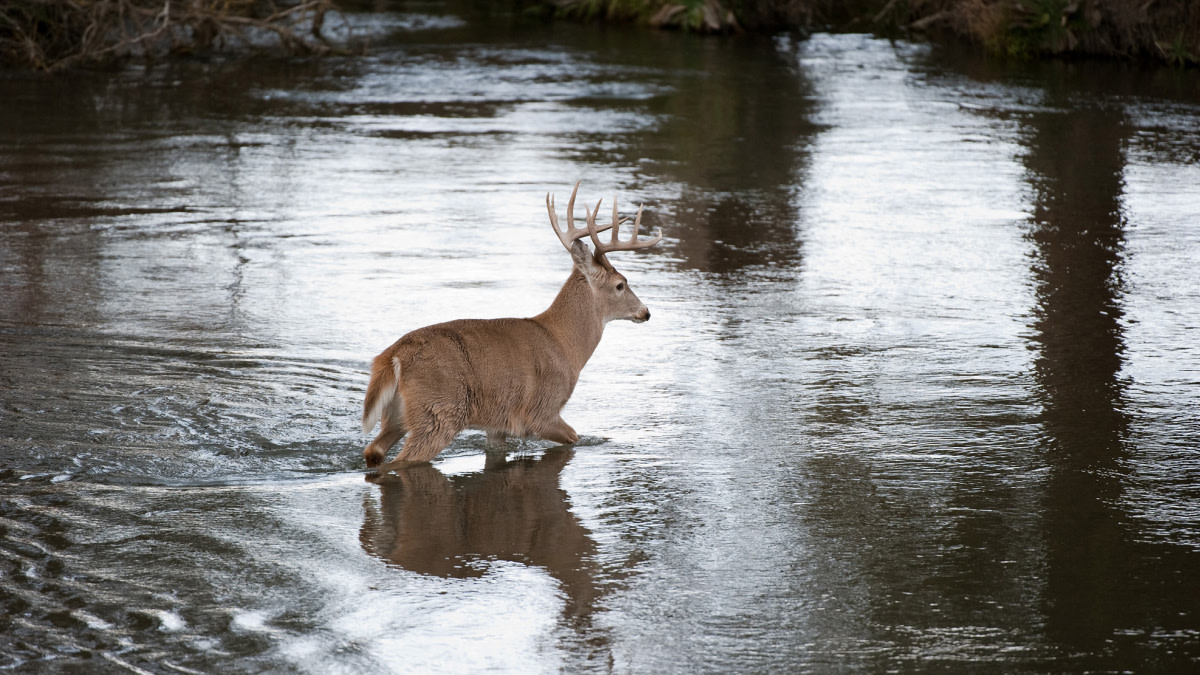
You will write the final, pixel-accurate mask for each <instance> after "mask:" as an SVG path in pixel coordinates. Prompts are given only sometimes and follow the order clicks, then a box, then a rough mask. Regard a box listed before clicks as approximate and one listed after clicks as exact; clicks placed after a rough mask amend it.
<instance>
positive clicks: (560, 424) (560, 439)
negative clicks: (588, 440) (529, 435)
mask: <svg viewBox="0 0 1200 675" xmlns="http://www.w3.org/2000/svg"><path fill="white" fill-rule="evenodd" d="M535 433H536V434H537V436H538V438H542V439H545V440H547V441H554V442H555V443H561V444H562V445H571V444H572V443H575V442H577V441H579V434H577V433H575V430H574V429H572V428H571V425H570V424H567V423H566V422H564V421H563V418H562V417H558V418H556V419H555V420H554V421H553V422H551V423H550V424H547V425H546V426H544V427H542V428H541V429H538V430H537V431H536V432H535Z"/></svg>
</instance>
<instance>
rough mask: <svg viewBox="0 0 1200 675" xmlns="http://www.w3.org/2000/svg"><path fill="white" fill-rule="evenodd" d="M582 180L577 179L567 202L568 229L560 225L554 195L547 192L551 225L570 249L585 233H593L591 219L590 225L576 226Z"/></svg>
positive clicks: (607, 226) (547, 208)
mask: <svg viewBox="0 0 1200 675" xmlns="http://www.w3.org/2000/svg"><path fill="white" fill-rule="evenodd" d="M582 182H583V181H582V180H579V181H576V182H575V189H574V190H571V200H570V201H568V202H567V229H566V230H562V229H560V228H559V226H558V214H556V213H555V212H554V195H552V194H550V193H549V192H547V193H546V211H548V212H549V213H550V226H551V227H553V228H554V234H557V235H558V240H559V241H561V242H562V245H563V246H566V247H567V250H568V251H570V250H571V244H573V243H575V241H576V240H578V239H582V238H583V235H585V234H591V230H590V229H589V228H591V227H592V226H593V224H592V223H591V220H590V219H589V221H588V227H575V193H577V192H579V184H580V183H582ZM586 208H587V207H586V206H584V209H586ZM610 227H612V225H606V226H604V227H603V228H601V229H599V230H596V231H597V232H603V231H604V230H607V229H608V228H610ZM592 240H593V241H595V235H592ZM597 246H598V244H597Z"/></svg>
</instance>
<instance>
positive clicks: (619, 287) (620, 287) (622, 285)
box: [617, 281, 625, 291]
mask: <svg viewBox="0 0 1200 675" xmlns="http://www.w3.org/2000/svg"><path fill="white" fill-rule="evenodd" d="M617 290H618V291H623V290H625V282H624V281H618V282H617Z"/></svg>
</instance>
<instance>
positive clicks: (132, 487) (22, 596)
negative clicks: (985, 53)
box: [0, 10, 1200, 673]
mask: <svg viewBox="0 0 1200 675" xmlns="http://www.w3.org/2000/svg"><path fill="white" fill-rule="evenodd" d="M446 12H447V13H446V14H444V15H435V14H436V12H431V14H429V15H398V16H389V17H382V18H380V19H378V22H377V25H376V24H371V23H370V22H367V25H366V26H365V29H367V30H371V31H375V32H376V33H378V34H379V35H387V34H388V31H394V34H393V36H392V37H391V38H383V37H380V38H378V39H377V40H376V46H375V48H374V51H373V53H372V55H371V56H368V57H366V58H355V59H348V60H344V61H343V60H339V59H328V60H324V61H320V62H315V63H270V62H264V61H258V62H254V63H252V64H242V65H219V64H190V65H184V66H178V70H173V69H171V68H168V67H161V68H159V69H157V70H155V71H153V72H151V73H150V74H149V75H146V74H145V73H143V72H141V71H137V70H131V71H129V72H125V73H120V74H114V75H96V74H89V75H83V76H78V77H74V76H71V77H61V78H56V79H43V78H34V77H22V76H16V75H8V76H5V77H4V79H2V80H0V99H2V100H3V101H4V103H3V105H2V106H0V223H2V225H0V270H2V274H0V307H2V309H0V383H2V386H0V458H2V466H0V486H2V487H0V497H2V501H0V532H2V533H3V539H2V545H0V603H2V604H3V607H4V612H3V614H2V616H0V635H2V636H3V640H0V666H3V667H5V668H12V669H16V670H17V671H23V672H33V671H37V672H54V671H88V672H91V671H96V670H99V671H106V670H107V671H113V672H127V671H130V670H136V672H146V671H149V672H192V671H203V672H229V671H260V670H269V671H297V670H299V671H308V672H320V673H327V672H356V671H357V672H375V671H388V670H393V671H402V672H429V671H455V672H474V671H479V670H485V669H495V670H501V671H519V672H555V671H567V672H577V671H600V672H607V671H618V672H678V673H692V672H735V671H739V672H784V671H792V672H803V671H817V672H823V671H830V670H846V671H858V670H867V671H889V670H901V671H903V670H926V669H934V670H946V671H958V670H971V671H986V672H1013V671H1033V672H1062V671H1083V670H1102V671H1109V670H1126V669H1127V670H1146V669H1149V670H1155V671H1185V670H1188V669H1190V668H1194V667H1196V660H1197V659H1200V606H1198V605H1200V601H1198V600H1196V598H1198V597H1200V588H1197V586H1200V564H1198V557H1197V556H1198V555H1200V508H1198V507H1197V504H1198V502H1197V499H1198V498H1200V488H1198V487H1197V486H1198V485H1200V480H1198V479H1200V455H1198V454H1197V450H1196V448H1197V447H1198V445H1200V420H1198V419H1197V413H1196V411H1197V410H1198V409H1200V340H1197V334H1198V332H1197V331H1198V329H1200V319H1197V316H1198V313H1197V311H1196V309H1197V307H1200V276H1198V275H1196V274H1195V271H1194V267H1195V263H1196V260H1197V257H1196V256H1197V251H1200V230H1198V229H1197V228H1196V227H1195V220H1196V216H1197V213H1198V212H1200V193H1198V192H1197V190H1196V186H1197V185H1200V166H1198V159H1200V140H1198V139H1200V91H1198V90H1197V89H1196V81H1195V78H1194V74H1193V73H1189V72H1183V73H1175V72H1166V71H1147V72H1141V71H1136V70H1133V69H1130V68H1127V67H1120V66H1111V65H1097V64H1077V65H1073V66H1064V65H1061V64H1048V65H1037V66H1024V67H1019V68H1018V67H1012V68H1009V69H1007V70H1006V69H1004V68H1002V67H1000V66H997V65H996V64H988V63H986V62H982V61H979V60H977V59H974V58H971V57H968V56H964V55H961V54H951V53H940V52H935V51H932V50H930V49H929V48H928V47H924V46H913V45H908V44H905V43H896V44H892V43H888V42H885V41H880V40H874V39H869V38H865V37H861V36H830V35H816V36H813V37H812V38H810V39H807V40H799V39H795V38H791V37H780V38H775V39H756V38H751V37H741V38H737V39H729V40H720V39H696V38H694V37H693V36H685V35H672V34H653V33H647V32H642V31H638V30H631V31H622V30H617V29H602V28H599V27H595V26H573V25H566V24H554V25H533V26H512V27H504V28H500V29H498V28H496V24H495V21H496V17H491V19H490V20H484V19H481V18H478V17H472V16H470V15H467V14H459V15H456V14H455V13H454V12H453V11H450V10H446ZM489 21H490V23H489ZM505 25H506V24H505ZM578 178H582V179H583V188H582V190H581V194H582V195H583V196H584V197H585V198H586V199H589V200H592V201H594V200H595V199H598V198H600V197H604V198H605V200H606V202H605V203H606V204H608V203H610V202H609V201H608V200H610V199H611V198H612V196H613V195H614V194H616V195H617V196H618V197H619V198H620V199H621V201H622V205H623V210H624V211H629V210H632V209H633V208H635V205H636V204H637V203H641V202H644V203H645V204H646V206H647V216H646V221H647V222H648V223H649V225H650V227H651V228H653V227H656V226H661V227H662V228H663V230H664V232H665V233H666V235H667V237H668V240H667V241H666V242H664V244H663V245H660V246H659V247H658V248H656V249H654V250H652V251H649V252H646V253H641V254H622V255H620V256H619V259H616V258H618V256H614V259H615V262H616V264H617V266H618V268H619V269H621V270H622V271H623V272H625V273H626V274H627V275H628V276H629V278H630V279H631V282H632V284H633V285H634V287H635V289H636V290H637V292H638V294H639V296H640V297H641V298H642V299H643V300H644V301H645V302H646V304H647V305H648V306H649V307H650V309H651V310H652V312H653V315H654V319H653V320H652V321H650V322H649V323H646V324H643V325H636V326H635V325H632V324H628V323H622V324H614V325H612V326H610V328H609V330H608V332H607V336H606V337H605V339H604V341H603V342H602V343H601V345H600V348H599V350H598V351H597V353H596V354H595V356H594V357H593V358H592V361H591V362H590V363H589V364H588V367H587V368H586V369H585V371H584V373H583V377H582V379H581V381H580V383H579V386H578V388H577V389H576V392H575V395H574V398H573V399H572V401H571V403H570V404H569V405H568V406H567V409H566V411H565V412H564V417H565V418H566V419H567V420H568V421H569V422H570V423H571V424H572V425H573V426H575V428H577V429H579V430H580V431H581V432H582V433H583V434H584V435H585V438H584V440H583V441H582V442H581V443H580V445H579V446H578V447H577V448H575V449H574V450H565V449H548V448H547V445H548V444H545V443H525V444H519V445H514V446H513V452H511V453H510V454H509V456H508V457H507V458H504V457H498V456H490V457H485V454H484V452H483V438H482V435H481V434H478V433H465V434H463V435H462V436H460V437H459V438H458V440H456V441H455V443H454V444H453V445H452V446H451V448H450V449H449V450H447V451H446V452H445V453H443V455H442V456H441V457H440V458H439V459H438V461H436V462H435V463H434V464H433V466H432V467H429V466H427V467H423V468H420V467H418V468H416V469H414V470H412V471H408V472H404V473H401V474H398V475H397V474H389V475H386V476H383V477H381V478H378V479H375V480H371V481H365V480H364V479H363V472H362V469H363V467H362V456H361V450H362V446H363V445H364V444H365V443H366V441H367V440H368V439H367V437H366V436H364V435H363V434H362V433H361V431H359V429H358V425H359V422H358V417H359V406H360V405H361V399H362V394H363V390H364V388H365V385H366V368H367V363H368V361H369V359H370V358H371V357H372V356H374V355H375V354H376V353H378V352H379V351H380V350H381V349H382V348H384V347H385V346H387V345H388V344H390V343H391V342H392V341H393V340H395V339H396V338H397V337H399V336H400V335H401V334H403V333H404V332H406V331H408V330H411V329H413V328H416V327H418V326H421V325H425V324H429V323H433V322H437V321H442V320H448V319H452V318H461V317H469V316H474V317H490V316H527V315H532V314H535V313H537V312H539V311H541V310H542V309H543V308H544V307H545V306H546V305H547V304H548V303H549V302H550V300H551V299H552V298H553V296H554V294H555V292H556V291H557V288H558V285H559V284H560V283H561V282H562V281H563V280H564V279H565V278H566V276H567V274H568V271H569V269H570V263H569V259H568V257H567V256H566V254H565V253H564V252H563V251H562V249H561V247H560V245H559V243H558V242H557V240H555V239H554V238H553V237H552V236H551V235H550V232H549V231H548V227H547V222H546V216H545V209H544V204H543V199H544V195H545V194H546V192H548V191H553V192H555V193H557V194H559V195H560V200H563V198H565V195H566V193H567V191H568V190H569V189H570V185H571V184H572V183H574V181H575V180H576V179H578ZM560 203H561V202H560ZM138 669H140V670H138Z"/></svg>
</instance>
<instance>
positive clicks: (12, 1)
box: [0, 0, 336, 71]
mask: <svg viewBox="0 0 1200 675" xmlns="http://www.w3.org/2000/svg"><path fill="white" fill-rule="evenodd" d="M335 9H336V7H335V4H334V2H333V0H195V1H193V2H188V3H179V4H176V5H172V4H171V3H170V2H165V3H164V2H163V1H162V0H8V1H7V2H5V3H3V5H2V6H0V66H10V67H17V68H26V69H32V70H43V71H60V70H66V69H68V68H72V67H75V66H82V65H96V64H103V63H105V62H111V61H118V60H122V59H125V58H129V57H135V58H136V57H141V58H146V59H153V58H158V57H162V56H165V55H168V54H179V53H204V52H210V51H219V50H227V49H231V48H239V47H256V48H261V47H266V48H269V49H273V50H278V51H284V52H288V53H318V54H319V53H325V52H329V51H332V50H334V47H333V46H332V45H331V44H330V43H329V41H328V40H327V39H326V38H325V36H324V34H323V33H322V28H323V26H324V23H325V15H326V14H327V13H329V12H330V11H333V10H335Z"/></svg>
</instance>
